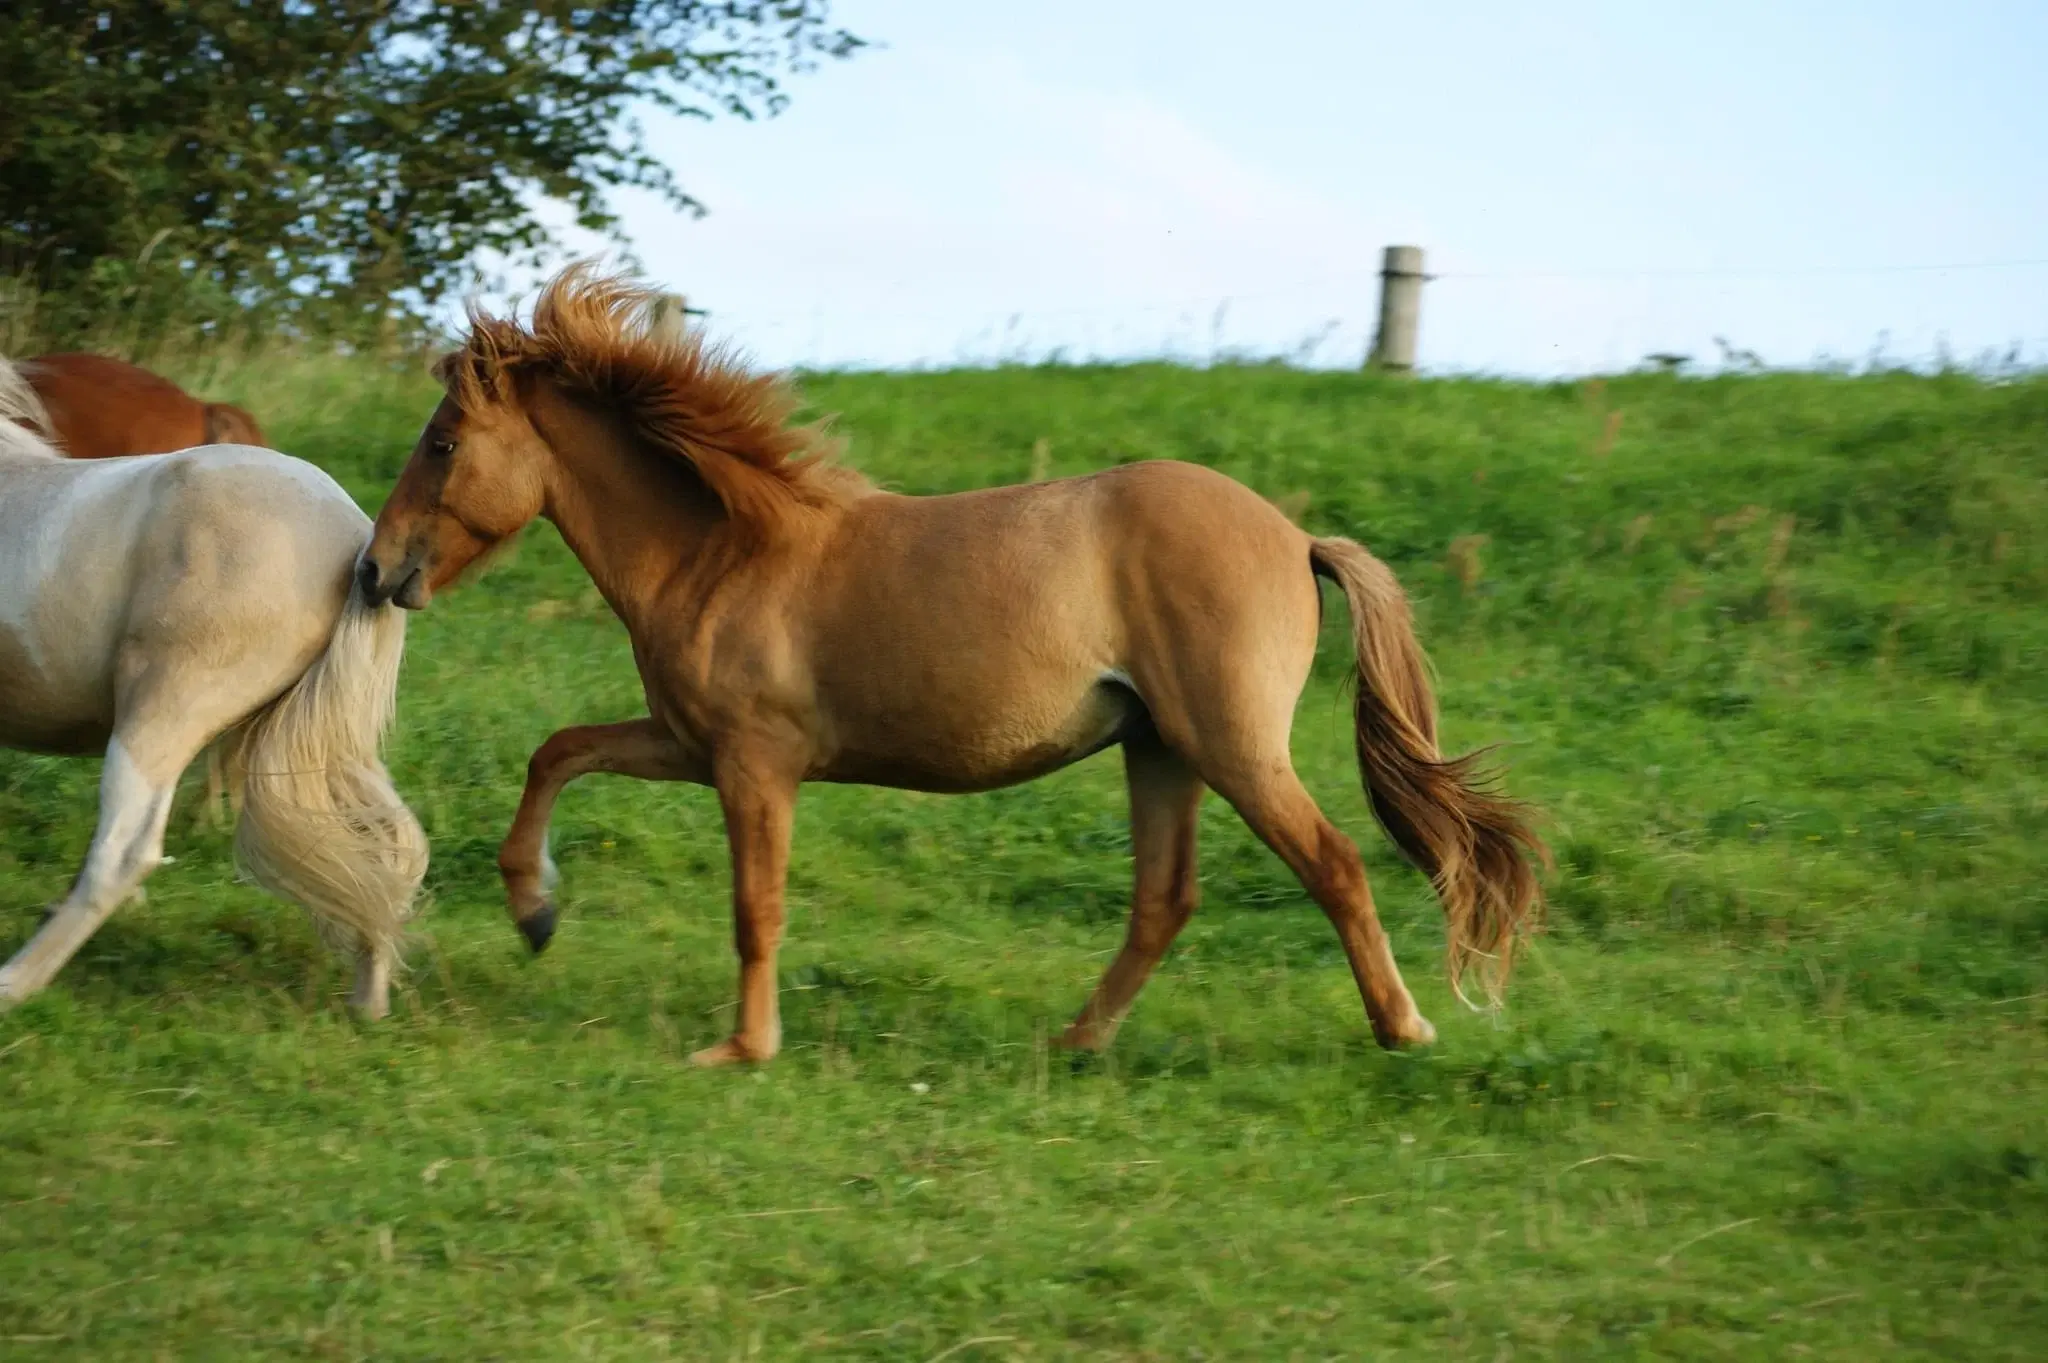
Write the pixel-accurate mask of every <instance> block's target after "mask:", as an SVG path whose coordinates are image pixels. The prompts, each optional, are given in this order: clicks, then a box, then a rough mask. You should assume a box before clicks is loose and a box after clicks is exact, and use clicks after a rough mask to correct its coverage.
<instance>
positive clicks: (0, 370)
mask: <svg viewBox="0 0 2048 1363" xmlns="http://www.w3.org/2000/svg"><path fill="white" fill-rule="evenodd" d="M54 439H55V433H54V432H53V431H52V429H51V426H50V414H49V413H48V412H46V411H44V410H43V400H42V399H41V398H39V397H37V396H36V390H35V389H33V388H31V387H29V383H28V376H27V375H25V374H24V373H22V367H21V366H17V365H15V364H13V363H11V362H10V361H9V360H7V358H6V357H5V356H0V454H13V455H26V456H30V457H33V458H40V459H61V458H63V457H64V456H63V451H61V450H59V449H58V448H57V447H56V445H55V444H54V443H53V441H54Z"/></svg>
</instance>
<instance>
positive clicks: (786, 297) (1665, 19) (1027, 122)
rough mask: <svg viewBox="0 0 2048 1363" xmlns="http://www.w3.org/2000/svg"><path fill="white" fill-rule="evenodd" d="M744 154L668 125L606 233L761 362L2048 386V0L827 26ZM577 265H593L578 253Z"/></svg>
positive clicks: (1280, 11)
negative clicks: (1973, 381) (1272, 361)
mask: <svg viewBox="0 0 2048 1363" xmlns="http://www.w3.org/2000/svg"><path fill="white" fill-rule="evenodd" d="M834 17H835V19H837V20H838V22H840V23H842V24H844V25H845V26H846V27H848V28H851V29H852V30H853V31H855V32H856V33H859V34H860V35H862V36H863V37H867V38H870V39H873V40H875V42H876V44H877V46H875V47H874V48H871V49H869V50H867V51H864V52H862V53H861V54H859V55H858V56H856V57H854V58H853V59H852V60H850V61H846V62H841V63H833V64H831V65H830V66H828V67H826V68H823V69H821V70H819V71H816V72H814V73H812V74H809V75H805V76H800V77H797V78H795V79H794V80H793V81H792V82H791V84H790V86H789V90H790V94H791V96H792V98H791V102H790V106H789V108H788V110H787V111H786V112H785V113H784V114H782V115H781V116H780V117H778V118H774V119H769V120H764V121H761V122H758V123H751V124H749V123H744V122H736V121H732V120H726V119H721V120H716V121H690V120H678V119H671V118H665V117H664V118H651V119H648V120H647V122H646V143H647V145H648V147H649V148H650V149H651V150H652V151H653V152H654V153H655V154H656V155H657V156H658V157H659V158H660V159H661V160H663V161H664V162H665V163H667V164H669V165H670V166H671V167H673V168H674V170H675V171H676V173H677V175H678V177H679V178H680V180H681V181H682V183H683V185H684V186H685V187H686V188H687V189H688V190H689V191H690V192H691V193H693V194H694V195H695V196H696V197H698V198H699V199H701V200H702V201H703V202H704V203H705V205H706V206H707V207H708V209H709V210H710V211H709V213H708V215H707V216H705V217H703V218H701V219H691V218H688V217H684V216H682V215H679V214H677V213H676V212H675V211H674V210H672V209H670V208H668V207H667V206H665V205H663V204H661V203H659V202H658V201H656V200H654V199H653V198H652V197H651V196H648V195H646V194H642V193H631V192H629V193H625V194H622V195H620V196H619V197H618V199H617V200H616V202H617V204H618V206H619V207H620V209H621V210H622V214H623V218H624V225H625V230H626V233H627V235H628V236H629V238H630V240H631V242H632V245H633V249H634V251H635V253H636V254H637V256H638V258H639V261H640V263H641V265H642V266H643V267H644V270H645V272H646V273H647V275H648V276H649V277H651V278H652V279H654V280H656V281H659V282H660V283H662V284H663V285H665V286H666V287H669V288H672V289H675V290H677V291H679V292H682V293H684V294H686V295H687V296H688V298H689V300H690V302H691V304H692V305H693V306H698V307H703V308H706V309H708V310H709V312H710V317H709V319H708V324H709V326H710V328H711V330H712V331H713V332H714V333H715V334H717V335H720V336H723V337H729V338H732V339H734V340H736V341H738V342H739V343H740V344H741V345H743V346H744V347H745V348H746V349H747V350H748V351H750V352H751V353H752V354H753V355H754V356H755V357H756V358H758V359H759V360H761V361H763V362H765V363H769V364H775V365H792V364H794V365H803V366H807V367H860V368H871V367H906V366H946V365H953V364H961V363H975V364H980V363H990V362H999V361H1005V360H1032V361H1035V360H1041V359H1045V358H1047V357H1065V358H1068V359H1073V360H1081V359H1090V358H1108V359H1116V358H1132V357H1145V356H1170V357H1177V358H1180V359H1184V360H1189V361H1193V362H1198V363H1199V362H1207V361H1210V360H1213V359H1217V358H1223V357H1229V356H1252V357H1261V358H1263V357H1271V356H1287V357H1290V358H1293V359H1295V360H1296V361H1298V362H1301V363H1307V364H1316V365H1325V366H1349V365H1355V364H1357V363H1359V361H1360V359H1361V358H1362V356H1363V354H1364V352H1365V349H1366V346H1367V343H1368V341H1369V339H1370V334H1371V331H1372V323H1373V319H1374V314H1375V308H1376V296H1377V287H1378V283H1377V272H1378V269H1379V263H1380V254H1381V250H1382V248H1383V247H1385V246H1387V245H1390V244H1397V243H1399V244H1412V245H1417V246H1421V247H1422V248H1424V250H1425V251H1426V252H1427V268H1428V269H1429V270H1430V272H1431V273H1432V274H1433V275H1434V276H1436V277H1435V278H1433V279H1432V280H1431V282H1430V283H1429V284H1428V285H1427V286H1426V287H1425V290H1424V297H1423V309H1422V323H1421V355H1420V360H1421V365H1422V367H1423V368H1424V369H1425V370H1429V371H1433V372H1440V373H1442V372H1480V373H1501V374H1515V375H1532V376H1535V375H1560V374H1578V373H1587V372H1611V371H1615V370H1621V369H1627V368H1630V367H1632V366H1634V365H1636V364H1638V363H1640V362H1641V361H1642V359H1643V357H1644V356H1645V355H1647V354H1650V353H1652V352H1660V351H1661V352H1671V353H1678V354H1686V355H1691V356H1694V357H1696V358H1697V360H1698V362H1699V363H1701V364H1702V365H1704V366H1706V367H1709V368H1711V367H1713V366H1715V365H1717V364H1719V363H1721V362H1722V355H1723V351H1722V349H1721V346H1720V343H1719V342H1718V341H1717V340H1716V338H1717V337H1719V338H1723V339H1724V340H1725V341H1726V342H1727V343H1728V345H1729V346H1731V347H1734V348H1736V349H1739V350H1744V351H1750V352H1753V353H1754V354H1755V355H1756V356H1758V357H1759V358H1760V359H1762V360H1763V361H1764V362H1766V363H1768V364H1771V365H1811V364H1816V363H1841V362H1853V363H1856V364H1859V365H1860V364H1863V363H1867V362H1868V361H1869V360H1870V358H1871V357H1872V356H1873V355H1880V354H1881V355H1882V356H1883V357H1884V358H1886V359H1889V360H1892V361H1917V362H1927V361H1930V360H1934V359H1937V358H1939V357H1940V356H1942V355H1944V354H1945V355H1950V356H1953V357H1954V358H1956V359H1957V360H1959V361H1964V362H1975V361H1981V360H1982V359H1984V358H1985V357H1986V356H1988V355H1993V354H1995V355H1998V356H2004V355H2005V354H2007V353H2008V352H2009V351H2010V350H2011V349H2012V348H2013V347H2014V346H2015V345H2017V346H2019V347H2021V350H2022V354H2023V355H2024V356H2025V357H2026V358H2028V359H2030V360H2031V361H2032V362H2034V363H2044V362H2048V76H2044V74H2043V73H2044V72H2048V3H2042V0H2015V2H2014V3H1993V2H1990V0H1985V2H1983V3H1956V2H1954V0H1952V2H1951V3H1949V4H1945V5H1941V6H1936V5H1933V4H1928V3H1925V0H1922V2H1921V3H1916V4H1899V3H1890V2H1889V0H1882V2H1873V0H1863V2H1861V3H1820V2H1819V0H1777V2H1776V3H1768V4H1762V3H1747V2H1746V0H1714V3H1712V4H1692V5H1680V4H1675V3H1652V2H1651V0H1627V2H1625V3H1608V4H1589V3H1557V2H1553V3H1546V4H1541V5H1532V4H1526V3H1523V4H1507V3H1478V2H1476V0H1474V2H1472V3H1429V4H1425V3H1409V4H1398V5H1395V4H1381V3H1373V2H1371V0H1349V2H1348V3H1347V2H1346V0H1297V3H1294V4H1291V5H1287V6H1272V7H1269V8H1255V7H1251V6H1244V5H1232V6H1225V5H1218V4H1211V3H1203V2H1201V0H1180V2H1179V3H1166V2H1164V0H1093V3H1076V2H1074V0H1034V2H1033V3H1028V4H1027V3H1008V4H996V3H987V2H986V0H977V2H976V3H962V2H961V0H951V2H950V3H947V2H945V0H840V3H838V4H836V5H835V6H834ZM584 240H585V241H587V240H588V239H584Z"/></svg>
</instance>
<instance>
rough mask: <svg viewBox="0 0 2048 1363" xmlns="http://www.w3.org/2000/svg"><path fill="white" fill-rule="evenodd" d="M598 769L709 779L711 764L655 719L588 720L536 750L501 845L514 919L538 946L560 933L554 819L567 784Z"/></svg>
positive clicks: (643, 775)
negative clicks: (551, 832) (551, 846)
mask: <svg viewBox="0 0 2048 1363" xmlns="http://www.w3.org/2000/svg"><path fill="white" fill-rule="evenodd" d="M594 771H607V772H614V773H616V774H618V775H620V776H637V777H639V778H640V779H641V780H643V781H696V782H700V783H707V784H708V782H709V779H710V773H709V771H708V770H707V769H706V768H705V766H704V765H703V763H702V762H701V761H699V760H698V759H697V758H696V757H695V756H694V755H693V754H691V753H690V752H688V751H687V750H685V749H684V748H683V747H682V745H681V744H679V743H677V742H676V740H675V738H674V736H673V735H671V734H670V733H669V731H668V730H667V729H665V728H663V727H662V726H661V725H659V724H657V723H656V722H655V721H654V720H651V719H636V720H632V721H630V722H628V723H625V724H587V725H581V726H579V727H577V728H574V729H563V730H562V731H561V732H560V733H557V734H555V735H553V736H552V737H551V738H549V739H548V741H547V742H545V743H543V744H541V745H540V747H539V748H538V749H536V750H535V751H534V754H533V758H532V760H531V761H529V762H528V763H527V764H526V791H525V793H524V794H523V795H521V796H520V798H519V813H518V814H517V815H516V816H514V818H513V820H512V828H511V831H510V832H508V833H506V834H505V841H504V844H503V845H502V846H501V847H499V849H498V873H499V874H500V875H501V876H503V877H504V879H505V894H506V897H507V899H508V900H509V902H510V908H511V912H512V921H513V922H514V923H515V924H517V925H518V927H519V931H520V932H521V934H523V935H524V936H525V938H526V942H527V945H528V946H530V947H532V948H533V949H534V951H536V952H538V951H540V950H541V948H543V947H545V946H546V945H547V944H548V939H549V938H550V937H553V936H554V935H555V903H554V900H553V898H552V897H551V895H552V892H553V890H554V888H555V879H556V872H555V863H554V860H553V858H551V857H549V856H548V819H549V818H550V817H551V816H552V815H553V814H554V811H555V799H556V797H558V796H559V795H561V793H562V788H563V787H564V786H566V785H568V784H569V783H570V782H571V781H573V780H575V779H576V778H577V777H579V776H586V775H588V774H589V773H591V772H594Z"/></svg>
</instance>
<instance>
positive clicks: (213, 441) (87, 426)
mask: <svg viewBox="0 0 2048 1363" xmlns="http://www.w3.org/2000/svg"><path fill="white" fill-rule="evenodd" d="M15 367H16V369H18V370H19V371H20V373H21V376H22V377H23V378H25V379H27V380H28V383H29V387H31V388H33V389H35V392H36V396H37V397H39V398H41V399H42V402H43V409H44V411H45V412H47V413H48V414H49V421H50V431H51V433H52V434H53V435H54V436H55V437H56V442H57V445H58V446H59V447H60V448H61V449H62V450H63V452H64V453H65V454H68V455H70V456H71V457H72V458H73V459H112V458H115V457H117V456H119V455H124V454H169V453H170V452H171V451H173V450H188V449H191V448H192V447H193V446H195V445H260V446H263V447H265V448H268V447H269V445H270V442H269V441H268V440H266V439H265V438H264V436H263V429H262V428H261V427H260V426H258V425H257V424H256V418H255V417H252V416H250V415H249V414H248V413H247V412H245V411H243V410H242V409H241V408H239V407H235V406H231V405H229V404H228V403H225V402H201V401H200V400H199V399H197V398H195V397H193V396H192V395H190V394H189V393H187V392H186V391H185V390H184V389H182V388H180V387H178V385H177V384H175V383H172V382H171V381H170V380H169V379H166V378H163V377H160V376H159V375H156V374H152V373H150V372H149V371H148V370H147V369H142V368H140V367H138V366H136V365H132V364H128V363H125V362H124V361H121V360H111V359H108V358H107V357H106V356H104V355H85V354H78V353H67V354H61V355H38V356H36V357H35V358H34V359H29V360H23V361H22V362H21V363H20V364H18V365H16V366H15Z"/></svg>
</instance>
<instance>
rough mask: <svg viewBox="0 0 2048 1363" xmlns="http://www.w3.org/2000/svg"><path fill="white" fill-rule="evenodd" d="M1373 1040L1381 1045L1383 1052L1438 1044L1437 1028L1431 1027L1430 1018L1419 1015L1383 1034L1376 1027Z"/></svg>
mask: <svg viewBox="0 0 2048 1363" xmlns="http://www.w3.org/2000/svg"><path fill="white" fill-rule="evenodd" d="M1373 1040H1375V1041H1377V1042H1379V1043H1380V1049H1381V1050H1387V1051H1409V1050H1417V1049H1420V1048H1421V1047H1424V1046H1433V1045H1435V1044H1436V1028H1434V1027H1432V1026H1431V1025H1430V1022H1429V1019H1428V1018H1426V1017H1424V1016H1423V1015H1422V1014H1420V1013H1417V1014H1416V1015H1415V1016H1414V1017H1412V1018H1409V1019H1408V1020H1407V1021H1406V1022H1404V1023H1403V1024H1401V1026H1399V1027H1398V1028H1393V1027H1390V1028H1388V1029H1387V1030H1386V1031H1384V1032H1382V1031H1381V1030H1379V1029H1378V1028H1377V1027H1375V1028H1374V1029H1373Z"/></svg>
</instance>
